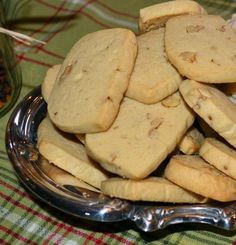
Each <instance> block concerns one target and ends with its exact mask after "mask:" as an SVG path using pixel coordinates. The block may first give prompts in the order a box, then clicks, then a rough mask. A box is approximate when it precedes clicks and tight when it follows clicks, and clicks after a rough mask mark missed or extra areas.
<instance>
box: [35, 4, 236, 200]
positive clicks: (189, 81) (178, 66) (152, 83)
mask: <svg viewBox="0 0 236 245" xmlns="http://www.w3.org/2000/svg"><path fill="white" fill-rule="evenodd" d="M139 28H140V35H138V36H135V34H134V33H133V32H132V31H130V30H127V29H123V28H114V29H106V30H101V31H97V32H94V33H90V34H87V35H86V36H84V37H83V38H81V39H80V40H79V41H78V42H77V43H76V44H75V45H74V46H73V48H72V49H71V50H70V52H69V53H68V55H67V56H66V58H65V60H64V62H63V63H62V64H60V65H56V66H54V67H52V68H50V69H49V70H48V72H47V74H46V76H45V79H44V82H43V84H42V95H43V97H44V99H45V101H46V102H47V104H48V115H47V117H46V118H45V119H44V120H43V121H42V122H41V124H40V126H39V128H38V149H39V151H40V153H41V154H42V155H43V156H44V157H45V158H46V159H47V160H48V161H49V162H50V163H51V164H53V165H49V164H44V165H43V166H44V169H45V171H46V172H47V173H48V175H49V176H51V177H52V178H55V179H58V178H57V177H58V176H62V177H60V178H59V180H60V184H63V183H64V184H66V183H67V182H68V181H69V183H73V184H75V185H77V186H82V187H83V188H88V189H90V190H91V189H92V190H95V191H100V192H102V193H104V194H105V195H109V196H112V197H119V198H123V199H127V200H132V201H157V202H172V203H202V202H206V201H209V200H211V199H213V200H217V201H222V202H227V201H232V200H236V151H235V150H234V148H236V105H235V104H233V102H231V101H230V100H229V98H228V97H227V95H228V94H230V93H231V94H232V93H233V92H232V91H234V90H235V87H236V86H235V84H236V34H235V33H234V31H233V29H232V28H231V27H230V25H228V24H227V23H226V21H225V20H224V19H223V18H221V17H220V16H214V15H208V14H207V12H206V11H205V10H204V9H203V7H202V6H200V5H199V4H198V3H197V2H194V1H191V0H176V1H169V2H165V3H161V4H157V5H153V6H150V7H147V8H144V9H141V10H140V17H139ZM56 167H59V168H60V169H56ZM163 168H164V171H158V170H159V169H163ZM64 171H66V172H64ZM70 174H71V175H70ZM72 176H73V177H72ZM73 178H75V180H74V181H72V179H73ZM63 181H64V182H63ZM86 186H87V187H86Z"/></svg>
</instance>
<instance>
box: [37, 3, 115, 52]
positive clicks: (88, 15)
mask: <svg viewBox="0 0 236 245" xmlns="http://www.w3.org/2000/svg"><path fill="white" fill-rule="evenodd" d="M96 1H97V0H90V1H88V2H86V3H85V4H83V5H82V6H81V7H80V8H79V9H78V10H70V9H65V8H62V9H61V10H62V11H69V12H70V13H73V14H74V15H79V14H82V15H84V16H86V17H88V18H89V19H91V20H92V21H93V22H95V23H96V24H99V25H101V26H102V27H105V28H111V26H109V25H107V24H104V23H102V22H101V21H99V20H97V19H96V18H94V17H93V16H92V15H90V14H88V13H85V12H83V9H85V8H86V7H87V6H88V5H91V4H93V3H94V2H96ZM38 2H40V3H41V4H45V5H47V6H48V7H51V8H54V9H57V8H58V7H57V6H55V5H53V4H49V3H47V2H45V1H43V0H38ZM71 20H72V19H69V20H68V21H66V22H65V24H64V25H63V26H62V27H61V28H60V30H58V31H56V32H54V33H52V35H51V36H50V37H49V38H47V39H46V40H44V41H46V42H49V41H50V40H51V39H52V38H53V37H54V36H55V35H56V34H57V33H59V32H61V31H62V30H63V29H65V27H66V26H67V25H68V24H69V22H70V21H71ZM36 52H37V51H36Z"/></svg>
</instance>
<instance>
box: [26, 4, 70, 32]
mask: <svg viewBox="0 0 236 245" xmlns="http://www.w3.org/2000/svg"><path fill="white" fill-rule="evenodd" d="M65 4H66V1H62V3H61V5H60V6H59V7H57V8H56V11H55V12H54V14H53V15H52V16H50V17H49V18H48V19H47V20H46V21H45V22H44V24H43V25H42V26H41V27H40V28H39V29H37V30H35V31H33V32H32V33H30V34H29V35H28V36H32V35H34V34H35V33H37V32H40V31H43V29H45V28H46V27H47V25H48V24H50V22H51V21H52V20H53V19H54V18H55V17H56V16H57V15H58V13H60V12H61V11H62V9H63V6H64V5H65Z"/></svg>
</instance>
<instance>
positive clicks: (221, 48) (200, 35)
mask: <svg viewBox="0 0 236 245" xmlns="http://www.w3.org/2000/svg"><path fill="white" fill-rule="evenodd" d="M165 48H166V53H167V56H168V59H169V60H170V62H171V63H172V64H173V65H174V66H175V67H176V68H177V69H178V71H179V72H180V74H182V75H183V76H186V77H187V78H189V79H193V80H196V81H201V82H207V83H232V82H236V55H235V50H236V35H235V33H234V32H233V30H232V29H231V27H230V26H228V25H227V23H226V21H225V20H224V19H223V18H222V17H220V16H214V15H195V16H189V15H188V16H178V17H175V18H172V19H170V20H169V21H168V22H167V23H166V32H165Z"/></svg>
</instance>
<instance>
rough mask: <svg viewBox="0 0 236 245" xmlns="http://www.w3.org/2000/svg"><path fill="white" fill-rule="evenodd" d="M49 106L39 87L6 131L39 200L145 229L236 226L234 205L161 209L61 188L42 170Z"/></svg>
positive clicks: (14, 155)
mask: <svg viewBox="0 0 236 245" xmlns="http://www.w3.org/2000/svg"><path fill="white" fill-rule="evenodd" d="M46 112H47V106H46V103H45V102H44V100H43V98H42V96H41V88H40V87H37V88H36V89H34V90H33V91H32V92H31V93H30V94H28V95H27V96H26V97H25V98H24V100H23V101H22V102H21V103H20V104H19V105H18V106H17V108H16V109H15V111H14V112H13V114H12V115H11V117H10V120H9V122H8V126H7V132H6V148H7V151H8V155H9V158H10V160H11V162H12V164H13V166H14V168H15V170H16V173H17V175H18V177H19V178H20V180H21V181H22V183H24V185H25V186H26V187H27V188H28V189H29V190H30V191H31V192H32V193H34V194H35V195H36V196H38V197H39V198H40V199H41V200H43V201H45V202H46V203H48V204H49V205H51V206H54V207H56V208H58V209H60V210H62V211H64V212H66V213H69V214H70V215H74V216H77V217H81V218H86V219H89V220H94V221H102V222H115V221H120V220H128V219H129V220H132V221H134V222H135V224H136V225H137V226H138V227H139V228H140V229H141V230H143V231H155V230H158V229H163V228H165V227H167V226H168V225H173V224H180V223H191V222H194V223H205V224H209V225H212V226H216V227H219V228H222V229H226V230H233V229H235V228H236V203H234V202H232V203H214V204H202V205H163V204H159V203H155V204H153V203H145V202H142V203H134V202H128V201H125V200H120V199H117V198H114V199H113V198H109V197H106V196H104V195H101V194H99V193H95V192H93V191H89V190H85V189H83V188H79V187H75V186H71V185H59V184H57V183H55V182H54V181H53V180H52V179H50V178H49V177H48V176H47V175H46V174H45V172H44V171H43V170H42V168H41V163H42V161H43V158H42V156H40V154H39V152H38V150H37V144H36V142H37V135H36V132H37V127H38V125H39V123H40V122H41V120H42V119H43V118H44V117H45V115H46Z"/></svg>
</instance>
